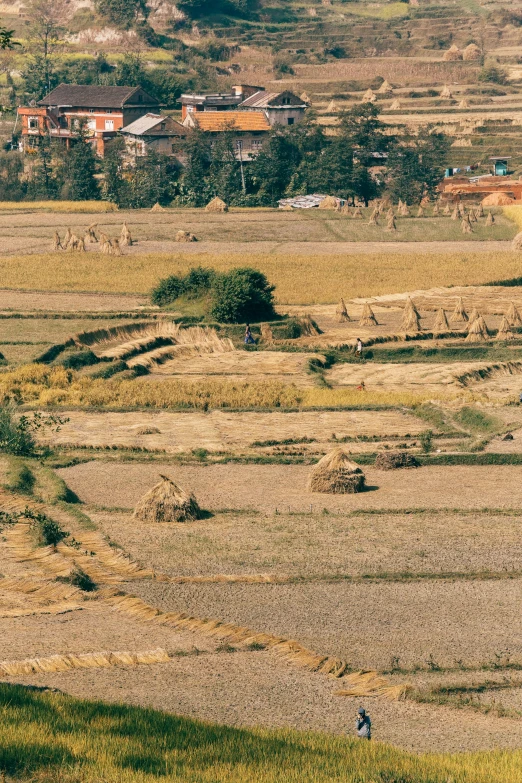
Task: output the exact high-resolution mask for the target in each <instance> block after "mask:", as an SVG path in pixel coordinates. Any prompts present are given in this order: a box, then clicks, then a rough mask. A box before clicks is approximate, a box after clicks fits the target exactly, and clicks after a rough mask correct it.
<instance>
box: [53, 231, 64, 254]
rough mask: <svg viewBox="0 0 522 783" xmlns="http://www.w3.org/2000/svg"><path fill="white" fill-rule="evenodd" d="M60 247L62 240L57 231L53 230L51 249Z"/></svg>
mask: <svg viewBox="0 0 522 783" xmlns="http://www.w3.org/2000/svg"><path fill="white" fill-rule="evenodd" d="M61 249H62V241H61V239H60V234H59V233H58V231H55V232H54V238H53V244H52V247H51V250H55V251H56V250H61Z"/></svg>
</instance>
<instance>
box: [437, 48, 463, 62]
mask: <svg viewBox="0 0 522 783" xmlns="http://www.w3.org/2000/svg"><path fill="white" fill-rule="evenodd" d="M442 59H443V60H445V61H446V62H451V61H453V62H454V61H456V60H462V52H461V51H460V49H459V47H458V46H457V45H456V44H453V46H451V47H450V48H449V49H448V50H447V51H446V52H444V55H443V57H442Z"/></svg>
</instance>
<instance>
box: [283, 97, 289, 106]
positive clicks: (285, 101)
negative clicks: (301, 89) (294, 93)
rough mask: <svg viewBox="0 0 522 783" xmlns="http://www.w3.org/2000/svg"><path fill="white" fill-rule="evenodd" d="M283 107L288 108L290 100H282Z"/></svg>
mask: <svg viewBox="0 0 522 783" xmlns="http://www.w3.org/2000/svg"><path fill="white" fill-rule="evenodd" d="M283 106H290V98H283Z"/></svg>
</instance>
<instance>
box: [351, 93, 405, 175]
mask: <svg viewBox="0 0 522 783" xmlns="http://www.w3.org/2000/svg"><path fill="white" fill-rule="evenodd" d="M385 129H386V126H385V124H384V123H383V122H381V120H380V119H379V109H378V107H377V106H375V105H374V104H373V103H369V102H368V103H360V104H357V105H356V106H354V107H353V108H352V109H350V111H347V112H345V113H344V114H342V115H341V122H340V127H339V133H340V135H341V136H342V137H343V138H344V139H345V143H347V144H348V145H349V146H350V147H352V149H353V151H354V154H355V155H356V156H357V159H358V160H359V162H360V163H361V164H362V165H364V166H371V165H372V164H373V162H374V160H373V155H374V153H376V152H386V150H387V149H388V147H389V145H390V143H391V141H392V137H391V136H388V135H386V134H385Z"/></svg>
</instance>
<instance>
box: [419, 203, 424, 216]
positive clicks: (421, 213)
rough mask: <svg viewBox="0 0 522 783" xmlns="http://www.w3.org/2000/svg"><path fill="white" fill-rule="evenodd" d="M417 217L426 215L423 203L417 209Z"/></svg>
mask: <svg viewBox="0 0 522 783" xmlns="http://www.w3.org/2000/svg"><path fill="white" fill-rule="evenodd" d="M417 217H424V210H423V208H422V205H421V206H419V208H418V210H417Z"/></svg>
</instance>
